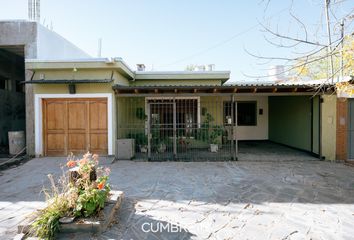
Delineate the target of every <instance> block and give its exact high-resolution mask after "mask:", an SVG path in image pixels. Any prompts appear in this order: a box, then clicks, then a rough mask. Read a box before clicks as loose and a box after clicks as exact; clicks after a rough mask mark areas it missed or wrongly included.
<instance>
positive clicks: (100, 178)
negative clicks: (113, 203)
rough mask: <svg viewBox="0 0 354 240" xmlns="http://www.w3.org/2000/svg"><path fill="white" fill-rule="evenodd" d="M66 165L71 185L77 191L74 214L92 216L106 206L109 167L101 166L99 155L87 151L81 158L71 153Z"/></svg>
mask: <svg viewBox="0 0 354 240" xmlns="http://www.w3.org/2000/svg"><path fill="white" fill-rule="evenodd" d="M66 165H67V167H68V168H69V172H70V180H71V181H70V185H71V187H72V188H74V189H76V192H77V200H76V204H75V207H74V215H75V216H85V217H88V216H92V215H93V214H95V213H97V212H98V211H99V210H100V209H102V208H103V207H104V202H105V201H106V199H107V196H108V194H109V191H110V186H109V183H108V179H109V174H110V170H109V168H105V169H103V168H102V167H99V159H98V155H97V154H93V155H92V154H91V153H86V154H85V155H84V156H83V158H82V159H79V160H75V158H74V156H73V155H70V156H69V157H68V161H67V163H66Z"/></svg>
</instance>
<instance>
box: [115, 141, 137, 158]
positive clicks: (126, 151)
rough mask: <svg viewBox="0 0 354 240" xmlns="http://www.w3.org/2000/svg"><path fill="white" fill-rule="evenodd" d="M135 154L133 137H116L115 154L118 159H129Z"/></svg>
mask: <svg viewBox="0 0 354 240" xmlns="http://www.w3.org/2000/svg"><path fill="white" fill-rule="evenodd" d="M134 156H135V139H129V138H125V139H117V140H116V154H115V157H116V159H118V160H131V159H132V158H134Z"/></svg>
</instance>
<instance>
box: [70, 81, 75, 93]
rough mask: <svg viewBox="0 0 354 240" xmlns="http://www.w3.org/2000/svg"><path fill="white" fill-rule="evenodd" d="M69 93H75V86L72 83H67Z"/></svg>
mask: <svg viewBox="0 0 354 240" xmlns="http://www.w3.org/2000/svg"><path fill="white" fill-rule="evenodd" d="M69 93H70V94H75V93H76V86H75V84H73V83H70V84H69Z"/></svg>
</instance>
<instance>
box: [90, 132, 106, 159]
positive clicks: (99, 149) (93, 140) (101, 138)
mask: <svg viewBox="0 0 354 240" xmlns="http://www.w3.org/2000/svg"><path fill="white" fill-rule="evenodd" d="M90 151H91V152H93V153H101V154H102V153H103V152H105V153H106V152H107V134H105V133H101V134H100V133H98V134H90Z"/></svg>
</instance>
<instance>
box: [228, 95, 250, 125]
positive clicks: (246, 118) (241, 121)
mask: <svg viewBox="0 0 354 240" xmlns="http://www.w3.org/2000/svg"><path fill="white" fill-rule="evenodd" d="M234 109H235V108H234ZM232 111H233V109H232V105H231V102H224V123H225V125H231V123H232V119H233V123H234V124H235V119H236V116H235V113H234V116H233V118H232V116H231V115H232ZM256 125H257V102H256V101H251V102H237V126H256Z"/></svg>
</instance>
